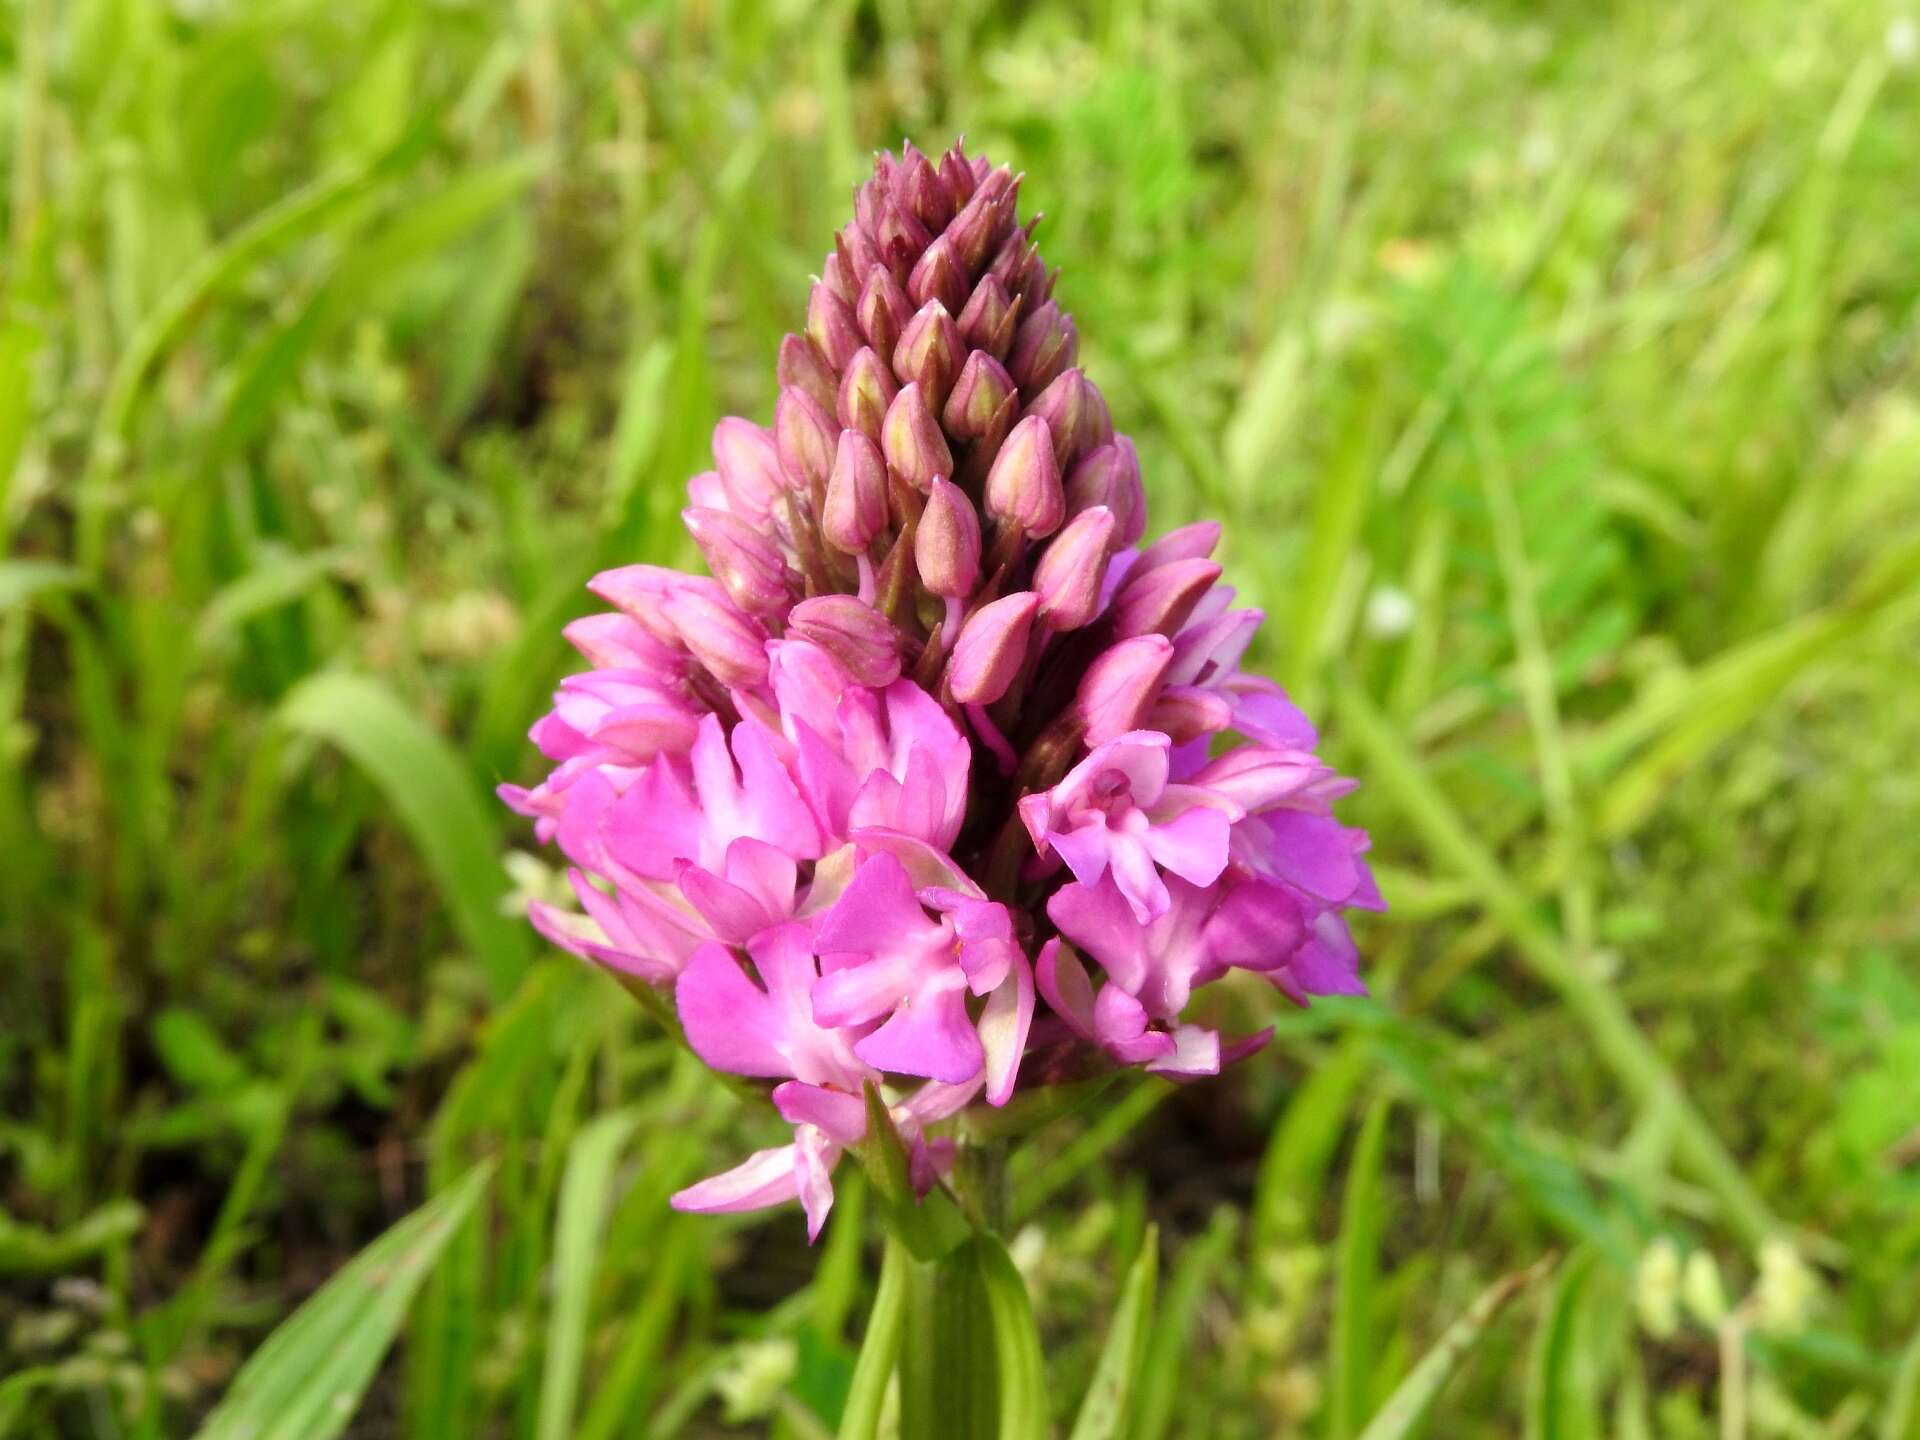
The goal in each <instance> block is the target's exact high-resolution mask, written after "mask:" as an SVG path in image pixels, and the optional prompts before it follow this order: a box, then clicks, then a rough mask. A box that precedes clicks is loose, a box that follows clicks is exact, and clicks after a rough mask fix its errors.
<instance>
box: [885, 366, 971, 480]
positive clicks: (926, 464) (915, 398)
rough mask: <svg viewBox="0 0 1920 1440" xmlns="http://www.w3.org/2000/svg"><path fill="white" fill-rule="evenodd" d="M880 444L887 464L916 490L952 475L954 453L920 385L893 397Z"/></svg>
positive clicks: (908, 386)
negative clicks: (942, 477)
mask: <svg viewBox="0 0 1920 1440" xmlns="http://www.w3.org/2000/svg"><path fill="white" fill-rule="evenodd" d="M880 444H881V449H882V450H883V451H885V453H886V457H887V464H889V465H891V466H892V467H893V469H894V470H895V471H896V472H898V474H899V475H900V478H901V479H903V480H905V481H906V482H907V483H908V484H909V485H911V486H913V488H914V489H916V490H922V491H924V490H926V489H928V488H929V487H931V486H932V484H933V477H934V476H936V475H952V474H953V452H952V451H950V450H949V449H947V437H946V436H945V435H943V434H941V433H940V422H939V421H937V420H935V419H934V418H933V411H931V410H930V409H928V408H927V400H926V396H924V395H923V394H922V393H921V391H920V387H919V386H918V385H907V386H903V387H902V388H901V391H900V393H899V394H898V395H896V396H894V397H893V404H891V405H889V406H888V407H887V418H886V419H885V420H884V421H883V422H882V423H881V427H880Z"/></svg>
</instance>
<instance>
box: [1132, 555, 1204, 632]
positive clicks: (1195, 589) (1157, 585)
mask: <svg viewBox="0 0 1920 1440" xmlns="http://www.w3.org/2000/svg"><path fill="white" fill-rule="evenodd" d="M1219 578H1220V567H1219V566H1218V565H1216V564H1214V563H1213V561H1211V560H1199V559H1193V560H1174V561H1172V562H1170V563H1168V564H1166V565H1159V566H1156V567H1154V568H1153V569H1151V570H1149V571H1147V572H1146V573H1145V574H1144V575H1143V574H1141V573H1139V571H1138V569H1137V567H1136V569H1135V571H1134V573H1133V574H1132V575H1130V576H1129V577H1128V579H1127V583H1126V584H1125V585H1123V586H1121V587H1120V593H1119V594H1118V595H1116V596H1114V599H1113V633H1114V636H1115V637H1116V638H1118V639H1122V640H1124V639H1128V638H1130V637H1132V636H1135V635H1148V634H1156V635H1166V636H1172V635H1175V634H1177V633H1179V630H1180V627H1181V626H1182V625H1184V624H1186V623H1187V617H1188V616H1190V615H1192V614H1193V607H1194V606H1196V605H1198V604H1199V603H1200V601H1201V599H1202V597H1204V596H1205V595H1206V593H1207V592H1208V591H1209V590H1211V589H1212V588H1213V586H1214V582H1215V581H1216V580H1218V579H1219Z"/></svg>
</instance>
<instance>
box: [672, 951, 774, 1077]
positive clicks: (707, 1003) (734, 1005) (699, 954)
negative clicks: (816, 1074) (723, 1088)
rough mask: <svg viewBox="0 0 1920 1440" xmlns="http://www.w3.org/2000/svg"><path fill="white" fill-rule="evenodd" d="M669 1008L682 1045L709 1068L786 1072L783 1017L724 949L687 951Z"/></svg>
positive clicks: (771, 1073)
mask: <svg viewBox="0 0 1920 1440" xmlns="http://www.w3.org/2000/svg"><path fill="white" fill-rule="evenodd" d="M674 1003H675V1005H676V1007H677V1008H678V1010H679V1012H680V1024H681V1027H682V1028H683V1029H685V1031H686V1032H687V1043H688V1044H689V1045H691V1046H692V1047H693V1051H694V1053H695V1054H696V1055H698V1056H699V1057H700V1058H701V1059H702V1060H704V1061H706V1062H707V1064H709V1065H711V1066H712V1067H713V1068H714V1069H716V1070H724V1071H726V1072H727V1073H728V1074H730V1075H753V1076H765V1077H769V1078H772V1077H779V1078H785V1077H787V1076H788V1075H790V1074H791V1073H792V1067H791V1063H790V1062H789V1060H788V1058H787V1053H786V1052H787V1042H788V1040H789V1038H790V1036H789V1029H790V1025H789V1019H788V1016H787V1014H786V1013H785V1012H784V1010H783V1009H782V1007H780V1006H779V1005H777V1004H776V1003H775V1002H774V1000H773V998H772V997H770V996H769V995H768V994H767V992H766V991H764V990H762V989H761V988H760V987H759V986H758V985H755V984H754V983H753V981H751V980H749V979H748V978H747V974H746V972H745V971H744V970H742V969H741V968H740V966H739V964H738V962H736V961H735V960H734V958H733V956H732V954H731V953H730V952H729V951H728V950H727V948H726V947H725V946H724V945H702V946H701V947H700V948H699V949H698V950H696V951H694V952H693V958H692V959H691V960H689V961H688V962H687V968H686V969H685V970H684V971H683V972H681V975H680V981H679V983H678V984H677V985H675V986H674Z"/></svg>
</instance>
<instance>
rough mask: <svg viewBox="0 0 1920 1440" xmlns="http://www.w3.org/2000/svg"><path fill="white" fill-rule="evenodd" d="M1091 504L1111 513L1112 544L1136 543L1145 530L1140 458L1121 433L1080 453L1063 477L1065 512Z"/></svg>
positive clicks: (1082, 508)
mask: <svg viewBox="0 0 1920 1440" xmlns="http://www.w3.org/2000/svg"><path fill="white" fill-rule="evenodd" d="M1095 505H1104V506H1106V507H1107V509H1109V510H1111V511H1112V512H1113V520H1114V532H1113V534H1114V543H1115V544H1116V545H1133V544H1137V543H1138V542H1139V539H1140V537H1141V535H1143V534H1144V533H1146V528H1147V492H1146V488H1145V486H1143V485H1142V484H1141V482H1140V457H1139V455H1138V453H1136V452H1135V450H1134V448H1133V441H1131V440H1129V439H1128V438H1127V437H1126V436H1124V435H1116V436H1114V438H1113V439H1112V440H1111V441H1109V442H1108V443H1107V444H1105V445H1100V446H1097V447H1095V448H1094V449H1092V450H1090V451H1088V452H1087V453H1086V454H1085V455H1083V456H1081V457H1080V459H1079V460H1078V461H1077V462H1076V463H1075V464H1074V467H1073V470H1072V472H1071V473H1070V474H1069V475H1068V476H1067V513H1068V514H1069V515H1074V514H1078V513H1079V512H1080V511H1082V510H1086V509H1090V508H1092V507H1093V506H1095Z"/></svg>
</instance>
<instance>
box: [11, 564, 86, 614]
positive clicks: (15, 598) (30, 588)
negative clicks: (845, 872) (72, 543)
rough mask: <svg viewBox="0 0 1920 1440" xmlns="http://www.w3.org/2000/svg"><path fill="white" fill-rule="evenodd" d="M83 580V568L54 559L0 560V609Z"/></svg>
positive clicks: (76, 586)
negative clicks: (63, 563)
mask: <svg viewBox="0 0 1920 1440" xmlns="http://www.w3.org/2000/svg"><path fill="white" fill-rule="evenodd" d="M86 582H87V577H86V575H85V573H84V572H83V571H81V570H79V569H77V568H76V567H74V566H72V565H62V564H61V563H60V562H58V561H57V560H0V613H4V612H6V611H8V610H11V609H13V607H14V606H16V605H25V604H28V603H29V602H31V601H32V600H34V599H36V598H38V597H39V596H41V595H51V594H57V593H59V592H60V591H62V590H78V589H79V588H80V587H81V586H83V585H85V584H86Z"/></svg>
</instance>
